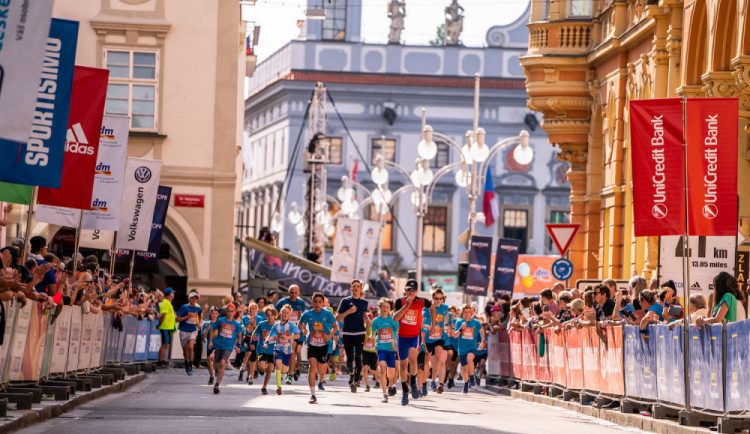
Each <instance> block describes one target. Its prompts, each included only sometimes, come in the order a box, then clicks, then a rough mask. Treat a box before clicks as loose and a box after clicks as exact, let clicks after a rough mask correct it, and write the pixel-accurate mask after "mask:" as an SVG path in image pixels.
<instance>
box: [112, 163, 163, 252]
mask: <svg viewBox="0 0 750 434" xmlns="http://www.w3.org/2000/svg"><path fill="white" fill-rule="evenodd" d="M161 164H162V162H161V161H160V160H147V159H144V158H128V162H127V164H126V165H125V188H124V189H123V192H122V212H121V214H120V231H119V232H118V233H117V248H118V249H127V250H148V241H149V236H150V235H151V222H152V221H153V218H154V206H155V205H156V194H157V192H158V191H159V178H160V177H161Z"/></svg>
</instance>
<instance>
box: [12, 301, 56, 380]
mask: <svg viewBox="0 0 750 434" xmlns="http://www.w3.org/2000/svg"><path fill="white" fill-rule="evenodd" d="M29 305H31V319H30V321H29V331H28V333H27V335H26V339H27V340H26V349H25V350H24V353H23V367H21V377H20V378H19V380H21V381H39V373H40V370H41V368H42V360H43V359H44V349H45V345H46V343H47V324H48V323H49V316H48V315H47V314H46V313H43V307H42V305H41V304H40V303H29V304H27V307H28V306H29Z"/></svg>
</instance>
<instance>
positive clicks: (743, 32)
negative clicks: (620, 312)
mask: <svg viewBox="0 0 750 434" xmlns="http://www.w3.org/2000/svg"><path fill="white" fill-rule="evenodd" d="M747 9H748V1H747V0H704V1H698V0H685V1H679V0H658V1H657V0H593V1H592V0H562V1H550V0H544V1H541V2H532V12H531V20H530V24H529V29H530V36H529V50H528V53H527V55H526V56H524V57H523V58H522V59H521V64H522V65H523V67H524V68H525V73H526V77H527V82H526V88H527V91H528V94H529V102H528V104H529V107H530V108H531V109H533V110H536V111H539V112H541V113H542V114H543V118H544V120H543V123H542V128H544V130H545V131H546V132H547V134H548V135H549V139H550V142H551V143H553V144H555V145H557V146H559V147H560V149H561V153H560V155H559V157H560V158H562V159H564V160H565V161H568V162H569V163H570V164H571V167H570V170H569V171H568V179H569V181H570V185H571V196H570V201H571V220H572V221H573V222H575V223H580V224H581V225H582V227H581V232H580V233H579V236H578V237H577V239H576V240H575V242H574V244H573V246H572V248H571V260H572V261H573V263H574V266H575V270H576V271H575V274H574V276H573V279H578V278H605V277H612V278H623V279H627V278H629V277H631V276H632V275H633V274H634V273H642V274H643V275H645V276H646V277H650V276H651V275H652V273H653V272H654V270H655V269H656V267H657V265H658V247H657V246H658V239H656V237H654V238H650V237H649V238H641V237H639V238H636V237H634V236H633V232H632V228H633V212H632V202H633V197H632V185H631V180H632V171H631V167H630V149H629V148H630V131H629V113H628V106H629V104H628V103H629V101H631V100H636V99H650V98H672V97H681V96H686V97H709V98H710V97H730V96H736V97H739V98H740V112H739V129H740V131H739V143H738V144H737V147H738V148H737V149H738V153H739V168H738V169H739V173H738V182H739V184H738V185H740V186H742V185H747V182H748V181H750V165H748V158H750V150H749V148H748V145H749V144H748V140H747V127H748V122H749V120H750V89H749V88H748V84H750V76H748V74H749V72H748V67H749V65H750V55H749V53H750V29H749V28H748V26H749V25H750V20H749V19H748V17H747ZM739 194H740V201H739V203H740V205H739V216H740V219H741V220H742V216H747V215H750V201H749V200H748V199H750V197H748V191H747V189H741V188H740V189H739Z"/></svg>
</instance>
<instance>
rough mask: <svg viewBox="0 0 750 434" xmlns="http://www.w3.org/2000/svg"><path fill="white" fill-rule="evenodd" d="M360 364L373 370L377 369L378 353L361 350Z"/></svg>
mask: <svg viewBox="0 0 750 434" xmlns="http://www.w3.org/2000/svg"><path fill="white" fill-rule="evenodd" d="M362 366H367V367H368V368H370V370H372V371H373V372H374V371H375V370H376V369H378V353H376V352H375V351H362Z"/></svg>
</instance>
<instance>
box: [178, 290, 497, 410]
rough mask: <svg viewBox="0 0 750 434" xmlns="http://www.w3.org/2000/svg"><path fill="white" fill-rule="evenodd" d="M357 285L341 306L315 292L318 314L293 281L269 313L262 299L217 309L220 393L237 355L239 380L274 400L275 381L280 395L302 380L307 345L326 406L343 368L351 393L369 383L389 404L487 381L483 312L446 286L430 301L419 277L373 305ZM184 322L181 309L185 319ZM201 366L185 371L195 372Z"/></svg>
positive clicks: (211, 352)
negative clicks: (330, 385)
mask: <svg viewBox="0 0 750 434" xmlns="http://www.w3.org/2000/svg"><path fill="white" fill-rule="evenodd" d="M350 287H351V296H349V297H346V298H344V299H342V300H341V302H340V303H339V304H338V306H337V307H335V308H334V307H331V306H330V304H329V300H328V299H327V298H326V297H325V296H324V295H323V294H321V293H315V294H314V295H313V296H312V308H311V309H306V306H305V303H304V301H303V300H301V299H300V298H299V288H298V287H297V286H295V285H291V286H290V287H289V289H288V291H289V295H288V297H285V298H283V299H281V300H279V301H278V302H277V303H276V304H275V305H267V306H265V307H263V308H262V309H259V307H258V304H257V303H255V302H250V303H248V304H247V305H242V304H240V303H238V302H234V303H229V304H227V305H226V306H224V307H223V308H222V309H221V310H217V309H212V310H211V312H210V313H209V316H208V319H207V320H206V321H205V322H203V324H202V325H199V329H200V332H201V336H202V337H203V338H204V339H205V345H206V349H207V351H206V353H207V360H208V370H209V375H210V377H209V380H208V383H209V384H210V385H211V384H212V385H213V392H214V393H220V390H221V389H220V388H221V384H222V382H224V383H226V382H227V381H228V380H227V379H226V376H225V372H226V370H227V364H228V363H229V358H230V356H231V354H232V353H233V352H234V353H236V354H237V357H238V358H241V359H240V363H239V365H240V369H239V376H238V379H239V381H244V382H246V383H247V384H248V385H250V386H255V383H256V382H257V383H258V384H257V386H259V389H260V393H261V394H263V395H268V386H269V384H270V383H271V381H272V380H273V381H275V385H276V394H278V395H281V394H282V385H283V384H284V383H286V384H293V382H295V381H298V380H299V377H300V366H301V358H302V349H303V346H305V345H306V346H307V362H308V386H309V387H310V400H309V403H310V404H315V403H317V395H316V392H319V391H324V390H326V381H333V380H334V379H335V378H336V376H337V375H342V374H341V365H342V363H343V364H345V366H346V370H347V373H348V385H349V388H350V390H351V392H352V393H356V392H357V391H358V390H360V389H361V388H362V386H363V385H364V391H366V392H369V391H370V390H376V389H381V390H382V402H384V403H385V402H388V399H389V397H392V396H394V395H396V394H397V393H398V383H399V382H400V383H401V392H402V393H401V404H402V405H407V404H408V403H409V400H410V399H419V398H420V397H422V396H426V395H427V394H428V393H429V392H435V393H438V394H440V393H443V391H444V390H445V389H446V388H453V387H455V385H456V384H455V380H456V379H458V380H459V381H463V386H462V392H463V393H468V392H469V389H470V388H471V387H472V386H475V385H478V384H479V381H480V377H481V374H480V373H481V372H482V368H483V366H484V363H485V362H486V360H487V343H486V339H485V337H486V334H485V333H486V330H487V328H488V327H487V322H486V321H485V318H484V317H485V315H484V313H483V312H482V313H479V314H478V312H477V309H476V307H475V306H471V305H468V304H467V305H463V306H461V307H460V308H456V307H453V306H448V305H446V304H444V302H445V294H444V293H443V291H442V290H441V289H440V288H435V289H433V290H432V292H431V299H426V298H422V297H417V282H416V280H409V281H407V282H406V285H405V287H404V293H405V296H404V297H402V298H398V299H396V300H393V299H390V298H385V297H384V298H380V299H379V300H378V302H377V308H372V309H371V308H370V306H369V304H368V301H367V300H366V299H365V298H364V296H363V292H362V282H361V281H359V280H352V281H351V284H350ZM191 304H192V305H194V303H193V302H192V301H191ZM188 310H189V309H186V310H184V311H183V312H182V313H183V314H185V313H187V311H188ZM183 318H185V317H184V316H182V315H180V312H178V313H177V320H178V321H180V320H182V319H183ZM191 330H192V329H191ZM181 338H184V339H188V340H187V341H184V340H183V344H187V345H188V346H189V347H190V348H184V351H186V352H187V351H190V352H192V344H193V342H194V339H195V335H194V334H192V332H191V334H189V335H188V336H184V337H183V336H181ZM190 338H192V339H193V340H190ZM342 348H343V351H342ZM188 354H192V353H188ZM192 368H193V367H192V366H189V367H188V366H187V365H186V372H187V373H188V374H189V375H192ZM371 383H373V384H372V388H371Z"/></svg>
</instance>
